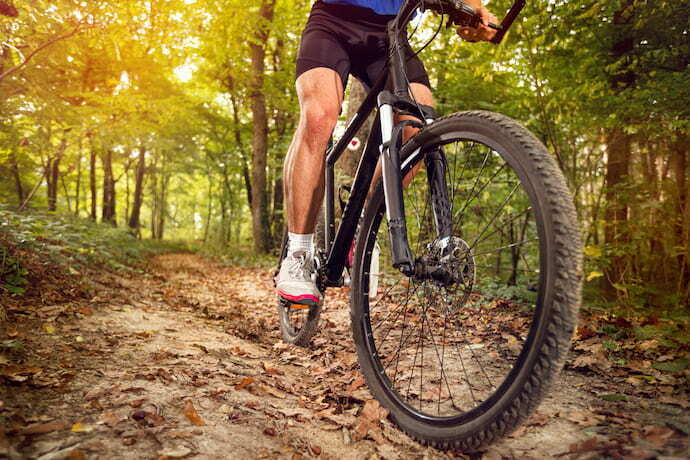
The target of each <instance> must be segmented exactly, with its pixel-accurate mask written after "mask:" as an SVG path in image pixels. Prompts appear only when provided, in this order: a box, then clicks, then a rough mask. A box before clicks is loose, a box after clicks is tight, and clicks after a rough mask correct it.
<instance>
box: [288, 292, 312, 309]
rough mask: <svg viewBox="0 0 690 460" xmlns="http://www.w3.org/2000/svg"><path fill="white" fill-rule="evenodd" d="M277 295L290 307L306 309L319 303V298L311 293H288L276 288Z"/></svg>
mask: <svg viewBox="0 0 690 460" xmlns="http://www.w3.org/2000/svg"><path fill="white" fill-rule="evenodd" d="M278 295H279V296H280V298H281V299H283V300H284V301H285V302H287V304H288V306H289V307H290V308H297V309H307V308H310V307H317V306H318V305H319V300H320V299H319V298H318V297H316V296H313V295H311V294H303V295H296V296H295V295H290V294H286V293H285V292H283V291H281V290H278Z"/></svg>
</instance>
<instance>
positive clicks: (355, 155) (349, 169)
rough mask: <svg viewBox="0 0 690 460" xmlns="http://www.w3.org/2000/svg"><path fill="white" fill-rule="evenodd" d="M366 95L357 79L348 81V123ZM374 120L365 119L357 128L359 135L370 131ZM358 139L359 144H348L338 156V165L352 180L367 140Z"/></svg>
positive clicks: (372, 118)
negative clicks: (358, 128)
mask: <svg viewBox="0 0 690 460" xmlns="http://www.w3.org/2000/svg"><path fill="white" fill-rule="evenodd" d="M366 96H367V93H366V90H365V89H364V86H363V85H362V84H361V83H360V82H359V81H358V80H355V81H352V82H351V83H350V94H349V96H348V99H347V111H346V112H345V119H346V120H347V122H348V123H349V122H350V120H352V117H354V116H355V114H356V113H357V109H359V106H360V104H362V102H363V101H364V98H365V97H366ZM373 121H374V117H373V116H370V117H369V119H368V120H367V121H365V122H364V125H362V127H361V128H360V130H359V135H360V136H362V135H366V133H368V132H369V131H371V124H372V123H373ZM357 140H358V141H359V144H358V145H357V146H356V147H355V146H353V145H350V147H348V149H347V150H346V151H345V152H344V153H343V156H342V157H341V158H340V161H339V163H340V166H341V168H342V170H343V173H345V175H346V176H347V177H349V178H351V179H353V180H354V177H355V173H356V172H357V166H358V165H359V159H360V157H361V156H362V152H363V151H364V144H365V143H366V142H367V140H366V139H365V138H364V139H363V138H357Z"/></svg>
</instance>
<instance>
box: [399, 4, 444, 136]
mask: <svg viewBox="0 0 690 460" xmlns="http://www.w3.org/2000/svg"><path fill="white" fill-rule="evenodd" d="M421 5H422V8H424V1H422V2H421ZM444 18H445V13H444V12H441V20H440V21H439V23H438V27H437V28H436V31H435V32H434V35H432V36H431V38H430V39H429V40H428V41H427V42H426V43H425V44H424V45H423V46H422V47H421V48H420V49H418V50H417V51H416V52H415V53H414V54H413V55H412V56H410V57H409V58H407V59H405V62H407V61H409V60H410V59H412V58H413V57H417V56H418V55H419V54H420V53H421V52H422V51H424V50H425V49H426V47H427V46H429V45H430V44H431V42H433V41H434V40H435V39H436V37H437V36H438V34H439V33H440V32H441V27H443V20H444ZM420 23H421V21H419V22H418V23H417V25H416V26H415V28H414V30H413V31H412V33H411V34H409V35H408V36H407V41H408V43H409V40H410V38H412V37H413V36H414V34H415V33H416V32H417V29H418V28H419V24H420ZM405 82H406V83H407V87H408V88H410V89H412V86H411V85H412V83H410V80H409V79H408V78H407V72H405ZM410 96H411V98H412V102H414V104H415V105H416V106H417V110H418V111H419V113H420V114H422V115H423V114H424V112H422V107H421V105H420V104H419V102H417V98H416V97H415V96H414V92H413V91H410ZM422 118H423V119H422V123H424V124H425V125H426V124H428V123H429V122H428V120H427V119H426V118H424V117H422Z"/></svg>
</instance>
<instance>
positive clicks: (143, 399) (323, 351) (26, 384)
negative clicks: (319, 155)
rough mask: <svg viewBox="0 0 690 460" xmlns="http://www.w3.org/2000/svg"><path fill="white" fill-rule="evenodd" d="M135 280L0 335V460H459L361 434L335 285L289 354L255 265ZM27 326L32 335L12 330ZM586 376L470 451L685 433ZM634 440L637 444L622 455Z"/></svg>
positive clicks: (677, 444) (266, 280) (359, 387)
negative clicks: (0, 347) (312, 334)
mask: <svg viewBox="0 0 690 460" xmlns="http://www.w3.org/2000/svg"><path fill="white" fill-rule="evenodd" d="M150 272H151V273H152V274H145V273H142V274H141V276H138V277H135V278H133V279H130V278H124V277H116V276H114V275H109V274H103V275H102V276H100V277H98V278H97V279H94V280H93V282H94V283H95V285H96V286H99V290H98V292H97V294H96V295H95V296H94V297H93V298H92V299H91V300H90V301H89V302H85V303H72V304H63V305H57V306H53V307H41V308H38V309H37V310H36V313H35V314H31V315H29V314H27V315H25V316H24V317H20V319H21V321H20V322H18V323H17V325H16V328H15V330H14V331H10V337H15V338H21V339H23V341H24V343H28V344H29V346H28V347H27V349H26V350H24V351H23V353H24V360H23V362H24V364H23V366H15V367H14V368H10V367H7V368H5V369H6V370H5V371H4V374H3V375H4V377H5V380H6V384H5V385H4V386H2V387H0V392H2V393H0V394H1V395H2V401H0V403H1V405H0V422H2V423H3V424H5V425H6V427H5V432H4V434H3V431H2V430H0V458H2V457H3V452H4V454H5V455H6V456H8V457H9V458H40V459H58V458H74V459H78V458H182V457H190V458H275V457H280V458H301V457H300V456H302V457H306V458H309V457H321V458H339V459H340V458H342V459H350V458H352V459H359V458H362V459H364V458H372V457H376V456H378V457H381V458H417V457H418V458H457V457H461V458H462V457H463V456H462V455H461V454H458V453H452V452H450V453H446V452H441V451H437V450H435V449H430V448H426V447H424V446H421V445H419V444H417V443H416V442H414V441H412V440H410V439H409V438H408V437H407V436H405V435H404V434H402V433H401V432H399V431H398V430H397V429H396V428H395V427H394V426H393V425H392V424H391V423H390V422H388V421H387V420H383V421H382V422H381V424H380V425H377V423H378V422H377V421H375V422H374V423H373V425H371V426H370V431H369V433H368V434H367V425H366V424H365V425H364V427H362V426H361V425H362V424H361V421H362V419H361V418H358V416H359V415H360V412H361V409H362V406H363V405H364V404H365V402H366V401H368V400H370V399H371V396H370V395H369V393H368V391H367V390H366V388H365V386H363V382H362V379H361V377H360V375H359V373H358V371H357V364H356V359H355V354H354V347H353V345H352V343H351V337H350V332H349V325H348V320H349V316H348V311H347V302H346V295H347V294H346V293H345V292H344V291H343V292H339V291H337V290H336V291H333V292H330V294H331V295H330V297H329V302H328V304H327V308H326V310H325V312H324V314H323V316H322V330H321V332H320V334H319V336H318V337H317V338H316V339H315V341H314V344H313V347H312V348H311V349H301V348H297V347H293V346H289V345H286V344H284V343H282V342H281V341H280V338H279V331H278V329H277V324H276V315H275V300H274V295H273V292H272V283H271V281H270V277H271V274H270V271H269V270H258V269H245V268H243V269H237V268H225V267H220V266H218V265H216V264H214V263H212V262H209V261H207V260H204V259H201V258H200V257H198V256H194V255H188V254H171V255H165V256H160V257H157V258H156V259H154V260H152V262H151V270H150ZM29 325H32V326H33V327H34V329H38V330H40V331H41V333H40V334H36V335H35V336H32V337H27V336H23V334H24V335H26V333H25V332H22V331H26V330H29V327H28V326H29ZM13 334H14V335H13ZM0 358H2V355H0ZM0 364H5V363H2V362H0ZM7 369H11V370H9V371H8V370H7ZM593 378H595V377H593V376H592V375H584V374H581V373H575V372H566V373H564V375H563V378H562V379H561V381H560V383H559V385H558V388H556V390H555V391H554V392H552V394H551V396H550V397H549V398H547V400H546V401H545V402H544V403H543V404H542V405H541V406H540V408H539V410H538V412H537V414H536V415H535V416H534V417H532V418H531V419H530V420H529V421H528V423H527V424H526V425H525V426H524V427H523V428H520V429H519V430H518V431H517V432H516V433H514V434H513V435H512V436H511V437H509V438H507V439H506V440H504V441H502V442H501V443H500V444H497V445H495V446H493V447H492V448H491V449H489V450H488V451H487V452H485V453H484V454H483V456H484V457H485V458H492V459H495V458H501V457H504V458H529V457H532V458H548V457H553V456H556V455H563V456H564V458H597V457H598V456H599V455H602V453H604V452H606V450H607V449H612V448H613V447H615V449H616V451H617V452H622V453H623V454H625V455H630V457H628V458H649V454H652V455H656V454H659V452H661V451H660V450H658V449H657V450H654V449H655V445H654V443H653V441H654V440H655V439H657V438H659V437H661V438H663V439H662V440H663V443H661V444H659V447H658V448H659V449H661V448H662V446H666V447H665V448H664V449H666V451H667V452H669V453H675V454H676V455H677V453H678V452H681V451H682V450H683V448H687V438H683V437H682V436H679V434H678V433H679V432H678V431H677V430H676V431H674V430H671V431H670V433H671V434H668V433H669V431H668V428H667V429H666V431H659V433H658V436H657V438H653V437H644V436H643V434H645V433H647V431H648V429H647V425H648V424H649V423H654V421H655V420H656V421H657V422H658V421H659V420H665V419H670V420H673V421H674V423H677V424H680V426H687V425H688V424H690V420H688V417H687V415H684V412H683V409H682V408H679V407H677V406H673V405H663V404H660V405H654V404H652V405H651V406H650V404H649V403H646V407H645V406H644V405H640V401H638V400H636V399H634V398H633V399H628V400H627V401H607V400H603V399H601V398H598V397H596V394H597V393H598V392H599V390H598V389H601V391H605V390H604V389H605V388H606V386H607V385H608V384H609V383H607V382H606V381H605V380H604V379H601V377H596V379H598V380H596V381H593V380H592V379H593ZM641 407H644V408H645V411H644V413H643V414H638V413H636V411H638V410H639V409H640V408H641ZM635 430H638V432H639V433H638V434H639V436H641V437H642V438H643V439H644V440H641V441H640V442H639V443H635V442H632V441H630V445H629V446H626V445H625V443H626V442H628V441H621V440H630V439H634V433H633V432H634V431H635ZM640 433H641V434H640ZM652 434H655V433H652ZM363 436H364V439H359V438H361V437H363ZM631 436H633V437H631ZM612 440H613V441H612ZM669 443H670V444H669ZM573 446H574V447H573ZM579 451H581V452H579ZM644 452H647V456H646V457H645V456H644V455H642V454H644ZM636 453H637V454H639V456H635V455H637V454H636ZM480 456H481V455H480Z"/></svg>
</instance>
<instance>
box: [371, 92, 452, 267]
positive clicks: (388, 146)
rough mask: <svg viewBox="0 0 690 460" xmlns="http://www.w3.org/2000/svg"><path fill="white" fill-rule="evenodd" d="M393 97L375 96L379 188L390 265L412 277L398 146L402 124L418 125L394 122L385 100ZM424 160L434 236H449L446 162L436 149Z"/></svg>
mask: <svg viewBox="0 0 690 460" xmlns="http://www.w3.org/2000/svg"><path fill="white" fill-rule="evenodd" d="M391 99H397V98H396V97H395V96H392V95H391V94H390V93H388V92H387V91H383V92H382V93H381V94H380V95H379V100H378V102H379V116H380V122H381V138H382V139H381V140H382V143H381V152H380V154H381V165H382V168H383V174H382V175H383V191H384V196H385V202H386V217H387V219H388V229H389V237H390V244H391V254H392V257H393V266H394V267H395V268H397V269H399V270H400V271H401V272H402V273H404V274H405V275H407V276H413V275H414V274H415V269H416V261H415V260H414V259H413V256H412V251H411V250H410V245H409V239H408V235H407V224H406V220H405V203H404V200H403V178H402V168H401V166H402V164H401V159H400V147H401V146H402V141H403V129H404V128H405V126H414V127H418V128H421V127H422V125H421V123H419V122H418V121H413V120H405V121H402V122H399V123H398V124H395V125H394V108H393V104H391V103H390V102H389V101H390V100H391ZM424 163H425V167H426V171H427V180H428V183H429V190H430V192H431V208H432V212H433V215H434V226H435V227H436V235H437V237H438V239H439V240H440V239H443V238H446V237H448V236H450V235H451V232H452V228H451V216H450V211H451V208H450V200H449V199H448V187H447V184H446V177H445V171H446V162H445V156H444V154H443V152H442V151H441V150H440V149H438V150H434V151H431V152H426V155H425V158H424Z"/></svg>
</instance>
